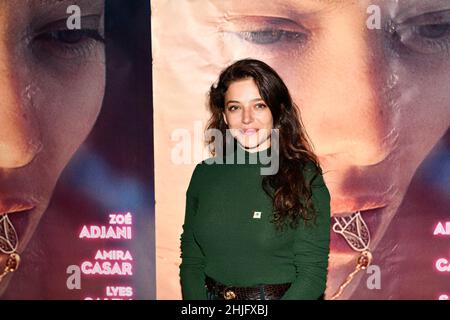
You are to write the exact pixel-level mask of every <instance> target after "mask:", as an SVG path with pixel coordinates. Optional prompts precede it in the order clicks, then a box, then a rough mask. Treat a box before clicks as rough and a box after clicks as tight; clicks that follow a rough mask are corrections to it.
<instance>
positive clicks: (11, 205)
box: [0, 197, 36, 215]
mask: <svg viewBox="0 0 450 320" xmlns="http://www.w3.org/2000/svg"><path fill="white" fill-rule="evenodd" d="M35 207H36V203H35V202H34V201H32V200H25V199H22V198H12V197H11V198H0V215H3V214H11V213H16V212H21V211H26V210H31V209H34V208H35Z"/></svg>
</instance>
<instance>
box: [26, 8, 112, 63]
mask: <svg viewBox="0 0 450 320" xmlns="http://www.w3.org/2000/svg"><path fill="white" fill-rule="evenodd" d="M82 19H83V18H82ZM82 22H84V23H85V25H84V26H82V29H74V30H69V29H67V26H66V21H65V20H59V21H56V22H53V23H49V24H47V25H46V26H44V27H43V28H41V29H40V30H39V31H37V32H36V33H35V34H34V35H33V37H32V41H31V45H32V50H33V52H34V53H35V54H36V55H37V57H38V58H39V59H42V60H45V59H49V58H52V57H53V58H55V57H56V58H61V59H75V58H86V57H89V56H90V55H91V54H92V53H93V52H94V49H97V48H98V46H99V45H103V44H104V43H105V39H104V38H103V36H102V35H101V31H100V17H98V16H87V17H85V18H84V20H82Z"/></svg>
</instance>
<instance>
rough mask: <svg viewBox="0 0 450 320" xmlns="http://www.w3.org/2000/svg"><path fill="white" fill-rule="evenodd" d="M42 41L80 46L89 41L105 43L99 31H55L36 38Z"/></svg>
mask: <svg viewBox="0 0 450 320" xmlns="http://www.w3.org/2000/svg"><path fill="white" fill-rule="evenodd" d="M36 39H37V40H40V41H48V42H55V43H58V42H59V43H62V44H72V45H73V44H78V43H80V42H83V41H87V40H96V41H100V42H104V39H103V37H102V36H101V35H100V33H99V32H98V30H90V29H85V30H55V31H50V32H46V33H43V34H40V35H38V36H37V38H36Z"/></svg>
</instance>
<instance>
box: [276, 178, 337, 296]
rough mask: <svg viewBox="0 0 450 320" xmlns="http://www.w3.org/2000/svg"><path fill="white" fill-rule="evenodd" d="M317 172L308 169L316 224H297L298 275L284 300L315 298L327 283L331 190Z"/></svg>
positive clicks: (296, 258)
mask: <svg viewBox="0 0 450 320" xmlns="http://www.w3.org/2000/svg"><path fill="white" fill-rule="evenodd" d="M306 170H308V169H306ZM313 170H314V169H313ZM315 170H317V169H315ZM309 172H311V171H309ZM314 175H315V173H314V172H312V174H311V173H308V172H307V173H306V174H305V177H306V176H312V178H313V180H312V182H311V184H312V188H311V189H312V201H313V204H314V207H315V209H316V213H317V219H316V224H308V225H306V226H305V224H304V223H300V224H299V225H298V229H297V230H296V238H295V243H294V263H295V267H296V279H295V281H294V282H293V283H292V284H291V287H290V288H289V290H288V291H286V293H285V294H284V296H283V297H282V299H283V300H294V299H296V300H300V299H305V300H316V299H318V298H319V297H320V296H321V295H322V294H323V293H324V291H325V287H326V281H327V271H328V256H329V252H330V219H331V218H330V193H329V191H328V188H327V186H326V185H325V182H324V180H323V177H322V175H321V174H319V173H318V174H317V176H315V178H314ZM307 179H308V178H307Z"/></svg>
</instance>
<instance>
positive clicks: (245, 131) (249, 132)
mask: <svg viewBox="0 0 450 320" xmlns="http://www.w3.org/2000/svg"><path fill="white" fill-rule="evenodd" d="M257 132H258V129H253V128H249V129H241V133H242V134H243V135H244V136H251V135H254V134H255V133H257Z"/></svg>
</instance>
